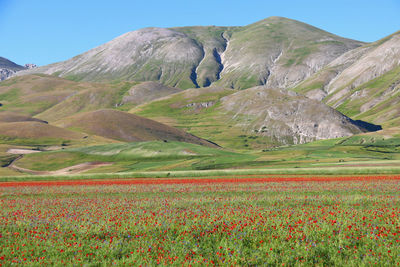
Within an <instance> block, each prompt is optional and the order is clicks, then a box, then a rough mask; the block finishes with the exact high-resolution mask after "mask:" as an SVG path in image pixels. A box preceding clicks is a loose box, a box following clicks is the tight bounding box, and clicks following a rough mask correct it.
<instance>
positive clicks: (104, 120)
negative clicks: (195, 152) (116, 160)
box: [56, 109, 217, 147]
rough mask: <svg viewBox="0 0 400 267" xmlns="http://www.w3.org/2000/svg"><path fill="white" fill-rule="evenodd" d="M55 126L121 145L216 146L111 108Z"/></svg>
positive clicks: (84, 114)
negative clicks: (174, 144) (130, 143)
mask: <svg viewBox="0 0 400 267" xmlns="http://www.w3.org/2000/svg"><path fill="white" fill-rule="evenodd" d="M56 125H58V126H60V127H63V128H71V129H74V130H76V131H81V132H85V133H89V134H93V135H97V136H102V137H105V138H108V139H114V140H119V141H124V142H140V141H152V140H161V141H163V140H164V141H165V142H167V141H179V142H187V143H193V144H199V145H205V146H210V147H217V145H215V144H213V143H211V142H208V141H206V140H203V139H201V138H198V137H196V136H193V135H191V134H188V133H186V132H184V131H182V130H179V129H176V128H173V127H170V126H167V125H164V124H162V123H159V122H156V121H153V120H150V119H146V118H143V117H140V116H136V115H134V114H129V113H126V112H123V111H117V110H111V109H103V110H97V111H92V112H85V113H79V114H76V115H73V116H71V117H67V118H64V119H63V120H61V121H59V122H57V123H56Z"/></svg>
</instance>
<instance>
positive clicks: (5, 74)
mask: <svg viewBox="0 0 400 267" xmlns="http://www.w3.org/2000/svg"><path fill="white" fill-rule="evenodd" d="M25 69H27V68H26V67H23V66H20V65H18V64H16V63H14V62H12V61H10V60H8V59H6V58H4V57H0V81H3V80H5V79H7V78H9V77H11V76H13V75H14V74H15V73H16V72H17V71H21V70H25Z"/></svg>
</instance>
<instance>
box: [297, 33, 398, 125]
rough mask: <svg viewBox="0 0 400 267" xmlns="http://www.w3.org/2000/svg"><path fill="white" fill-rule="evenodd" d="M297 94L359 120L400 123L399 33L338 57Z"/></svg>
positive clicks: (306, 82) (384, 123) (300, 86)
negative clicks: (316, 100)
mask: <svg viewBox="0 0 400 267" xmlns="http://www.w3.org/2000/svg"><path fill="white" fill-rule="evenodd" d="M294 90H295V91H298V92H301V93H303V94H305V95H306V96H308V97H310V98H314V99H318V100H323V101H324V102H326V103H327V104H329V105H331V106H332V107H334V108H336V109H338V110H339V111H341V112H343V113H345V114H346V115H348V116H351V117H353V118H356V119H363V120H367V121H369V122H371V123H375V124H383V125H385V126H396V125H399V123H400V119H399V116H400V32H397V33H395V34H393V35H390V36H388V37H386V38H384V39H382V40H379V41H377V42H374V43H371V44H368V45H365V46H362V47H359V48H356V49H354V50H352V51H349V52H347V53H345V54H343V55H342V56H340V57H338V58H337V59H335V60H334V61H332V62H331V63H330V64H328V65H327V66H326V67H325V68H323V69H322V70H321V71H319V72H318V73H316V74H315V75H313V76H311V77H310V78H309V79H307V80H305V81H304V82H302V83H301V84H299V85H298V86H297V87H296V88H294Z"/></svg>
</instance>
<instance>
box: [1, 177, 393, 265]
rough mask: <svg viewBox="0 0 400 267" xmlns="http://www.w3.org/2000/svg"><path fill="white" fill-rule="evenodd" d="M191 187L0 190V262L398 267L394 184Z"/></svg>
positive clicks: (365, 182)
mask: <svg viewBox="0 0 400 267" xmlns="http://www.w3.org/2000/svg"><path fill="white" fill-rule="evenodd" d="M377 179H378V178H377ZM200 180H201V179H200ZM200 180H199V179H193V183H192V184H173V185H171V184H169V185H168V184H159V185H151V184H146V183H145V182H144V184H141V185H129V184H125V185H112V184H110V185H101V186H97V185H87V186H78V185H76V186H50V187H48V186H35V187H0V201H1V203H2V204H1V205H2V208H1V209H0V225H1V233H0V248H1V250H0V251H1V252H0V264H4V265H5V266H10V265H22V264H28V265H43V264H49V265H57V266H58V265H84V266H103V265H104V266H105V265H107V266H110V265H123V264H128V265H137V266H139V265H147V266H154V265H160V266H171V265H174V266H177V265H184V266H204V265H211V266H213V265H218V266H232V265H233V266H256V265H257V266H260V265H263V266H264V265H268V266H276V265H289V266H310V265H312V266H371V265H378V266H394V265H395V264H396V263H398V259H399V257H400V249H399V246H398V243H399V242H400V240H399V234H400V230H399V227H398V225H399V223H400V221H399V218H400V217H399V215H400V213H399V210H400V202H399V201H400V195H399V192H400V188H399V180H380V181H377V180H375V181H373V180H372V181H336V182H334V181H330V182H327V181H329V178H326V182H282V180H280V179H279V178H276V182H269V183H252V182H246V181H245V180H246V179H242V180H244V181H243V183H242V182H240V183H219V182H218V180H215V182H213V183H205V184H196V183H197V182H199V181H200ZM144 181H145V180H144ZM196 181H197V182H196ZM239 181H240V178H239Z"/></svg>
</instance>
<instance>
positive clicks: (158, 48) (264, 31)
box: [25, 17, 362, 89]
mask: <svg viewBox="0 0 400 267" xmlns="http://www.w3.org/2000/svg"><path fill="white" fill-rule="evenodd" d="M360 45H362V43H360V42H357V41H354V40H349V39H345V38H341V37H339V36H335V35H333V34H330V33H327V32H325V31H322V30H320V29H317V28H314V27H312V26H310V25H307V24H304V23H301V22H298V21H294V20H290V19H286V18H280V17H271V18H268V19H265V20H263V21H260V22H257V23H254V24H251V25H248V26H245V27H215V26H209V27H183V28H171V29H162V28H146V29H141V30H137V31H133V32H129V33H126V34H124V35H122V36H120V37H117V38H116V39H114V40H112V41H110V42H108V43H106V44H104V45H101V46H99V47H97V48H94V49H92V50H90V51H88V52H86V53H84V54H81V55H78V56H76V57H74V58H72V59H70V60H67V61H64V62H59V63H55V64H51V65H48V66H44V67H40V68H38V69H36V70H34V71H28V72H25V73H32V72H40V73H46V74H52V75H57V76H61V77H66V78H69V79H73V80H78V81H110V80H135V81H159V82H161V83H163V84H165V85H168V86H173V87H178V88H183V89H186V88H191V87H205V86H210V85H211V84H213V83H217V84H218V85H220V86H224V87H231V88H237V89H243V88H249V87H252V86H256V85H267V86H269V87H280V88H284V87H288V86H293V85H296V84H297V83H299V82H300V81H302V80H304V79H305V78H307V77H309V76H310V75H312V74H313V73H315V72H316V71H318V70H319V69H321V68H322V67H324V66H325V65H327V64H328V63H330V62H331V61H332V60H334V59H335V58H337V57H338V56H340V55H342V54H343V53H345V52H347V51H349V50H352V49H354V48H356V47H359V46H360Z"/></svg>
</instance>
